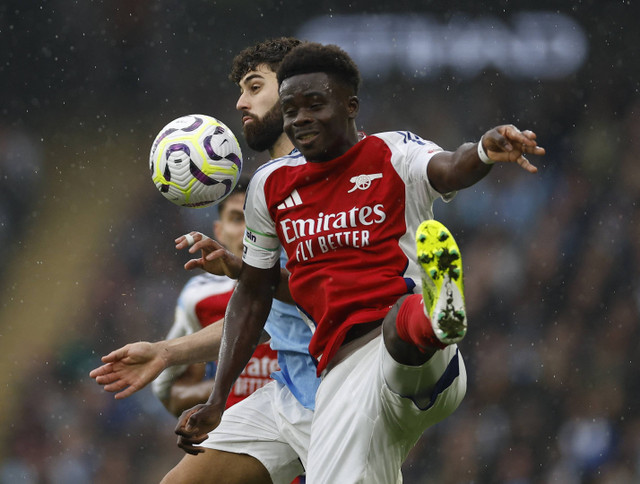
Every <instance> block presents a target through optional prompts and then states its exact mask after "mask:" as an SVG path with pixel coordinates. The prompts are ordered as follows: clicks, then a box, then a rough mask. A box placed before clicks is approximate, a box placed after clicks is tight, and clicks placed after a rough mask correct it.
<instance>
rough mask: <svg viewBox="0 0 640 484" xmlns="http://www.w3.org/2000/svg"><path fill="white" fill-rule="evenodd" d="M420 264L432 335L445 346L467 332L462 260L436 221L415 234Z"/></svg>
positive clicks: (429, 221)
mask: <svg viewBox="0 0 640 484" xmlns="http://www.w3.org/2000/svg"><path fill="white" fill-rule="evenodd" d="M416 245H417V250H418V262H419V264H420V267H421V268H422V272H423V274H422V297H423V300H424V309H425V314H426V315H427V316H428V317H429V319H431V325H432V326H433V332H434V334H435V335H436V337H437V338H438V339H439V340H440V341H442V342H443V343H444V344H453V343H457V342H458V341H460V340H461V339H462V338H464V335H465V334H466V333H467V315H466V312H465V307H464V282H463V278H462V258H461V257H460V250H459V249H458V245H457V244H456V241H455V240H454V239H453V236H452V235H451V232H449V230H448V229H447V228H446V227H445V226H444V225H442V224H441V223H440V222H437V221H435V220H427V221H425V222H422V223H421V224H420V227H418V230H417V232H416Z"/></svg>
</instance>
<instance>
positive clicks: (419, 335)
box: [396, 294, 447, 350]
mask: <svg viewBox="0 0 640 484" xmlns="http://www.w3.org/2000/svg"><path fill="white" fill-rule="evenodd" d="M396 330H397V331H398V336H400V339H401V340H402V341H406V342H407V343H411V344H413V345H415V346H417V347H418V348H419V349H420V350H424V349H426V348H427V347H432V348H438V349H443V348H445V347H446V346H447V345H445V344H444V343H443V342H442V341H440V340H439V339H438V338H436V335H435V334H433V327H432V326H431V321H430V320H429V317H428V316H426V315H425V314H424V307H423V305H422V296H421V295H420V294H412V295H410V296H409V297H407V298H406V299H405V300H404V302H403V303H402V306H400V309H399V310H398V315H397V316H396Z"/></svg>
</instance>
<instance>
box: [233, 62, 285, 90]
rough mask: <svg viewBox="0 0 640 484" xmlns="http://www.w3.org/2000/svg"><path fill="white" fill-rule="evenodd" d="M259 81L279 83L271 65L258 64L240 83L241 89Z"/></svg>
mask: <svg viewBox="0 0 640 484" xmlns="http://www.w3.org/2000/svg"><path fill="white" fill-rule="evenodd" d="M255 80H259V81H262V82H269V83H271V82H273V83H277V82H278V79H277V77H276V73H275V72H274V71H273V70H271V67H269V64H258V65H257V66H256V68H255V69H251V70H249V71H247V73H246V74H245V75H244V76H242V78H241V79H240V82H239V83H238V84H239V85H240V87H245V86H247V85H249V84H250V83H251V82H252V81H255Z"/></svg>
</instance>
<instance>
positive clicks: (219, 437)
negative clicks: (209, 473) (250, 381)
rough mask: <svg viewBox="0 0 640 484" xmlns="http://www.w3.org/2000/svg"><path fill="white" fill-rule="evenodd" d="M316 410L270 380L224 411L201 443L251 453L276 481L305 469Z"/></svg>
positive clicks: (285, 483)
mask: <svg viewBox="0 0 640 484" xmlns="http://www.w3.org/2000/svg"><path fill="white" fill-rule="evenodd" d="M312 419H313V411H311V410H309V409H307V408H305V407H303V406H302V405H301V404H300V402H298V400H296V398H295V397H294V396H293V394H292V393H291V392H290V391H289V389H288V388H287V387H286V386H284V385H282V384H281V383H279V382H277V381H272V382H269V383H267V384H266V385H265V386H263V387H262V388H260V389H258V390H256V391H255V392H254V393H252V394H251V395H250V396H249V397H247V398H246V399H244V400H242V401H241V402H238V403H236V404H235V405H234V406H232V407H230V408H229V409H227V410H225V412H224V413H223V414H222V420H221V422H220V425H219V426H218V427H217V428H216V429H215V430H213V431H212V432H211V433H210V434H209V438H208V439H207V440H205V441H204V442H203V443H202V444H201V446H202V447H207V448H210V449H217V450H222V451H226V452H233V453H236V454H248V455H250V456H252V457H255V458H256V459H258V460H259V461H260V462H262V464H263V465H264V466H265V467H266V468H267V470H268V471H269V474H270V475H271V480H272V481H273V482H274V484H278V483H283V484H290V483H291V481H293V480H294V479H295V478H296V477H297V476H299V475H301V474H303V473H304V466H306V462H307V450H308V449H309V437H310V433H311V421H312Z"/></svg>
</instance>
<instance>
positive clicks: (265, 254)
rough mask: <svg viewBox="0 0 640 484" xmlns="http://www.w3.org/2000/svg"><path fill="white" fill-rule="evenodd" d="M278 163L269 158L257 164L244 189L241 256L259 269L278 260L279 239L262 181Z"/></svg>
mask: <svg viewBox="0 0 640 484" xmlns="http://www.w3.org/2000/svg"><path fill="white" fill-rule="evenodd" d="M278 166H279V165H278V164H277V162H272V163H269V164H267V165H265V166H263V167H262V168H260V169H259V170H258V171H257V172H256V173H255V175H254V176H253V178H252V180H251V183H250V184H249V187H248V190H247V196H246V201H245V210H244V214H245V215H244V216H245V220H246V230H245V234H244V241H243V242H244V253H243V256H242V260H243V261H244V262H246V263H247V264H249V265H250V266H253V267H257V268H259V269H270V268H271V267H273V266H275V265H276V264H278V263H279V260H280V241H279V240H278V235H277V233H276V227H275V223H274V221H273V219H272V217H271V214H270V213H269V209H268V206H267V200H266V196H265V183H266V181H267V179H268V178H269V175H270V174H271V173H273V171H274V170H275V169H277V168H278Z"/></svg>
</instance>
